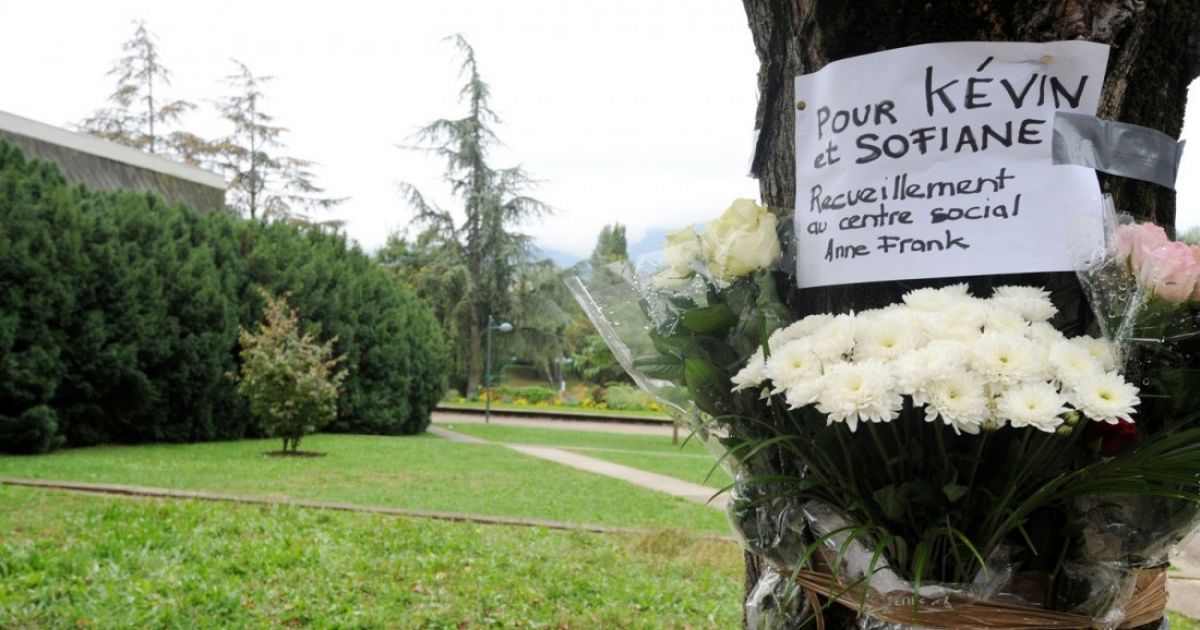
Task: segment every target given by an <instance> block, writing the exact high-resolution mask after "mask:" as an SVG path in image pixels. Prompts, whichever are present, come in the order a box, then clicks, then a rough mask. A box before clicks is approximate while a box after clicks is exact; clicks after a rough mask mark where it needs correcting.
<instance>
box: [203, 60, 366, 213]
mask: <svg viewBox="0 0 1200 630" xmlns="http://www.w3.org/2000/svg"><path fill="white" fill-rule="evenodd" d="M234 63H235V64H237V72H235V73H234V74H231V75H229V76H227V77H226V78H225V82H226V84H227V85H228V86H229V88H230V89H231V93H230V94H229V95H228V96H225V97H224V98H221V99H220V100H219V101H217V109H218V111H219V112H220V114H221V116H222V117H223V118H224V119H225V120H226V121H228V122H229V123H230V124H231V125H232V126H233V131H232V133H230V134H229V135H228V136H226V137H224V138H222V139H220V140H218V141H217V142H216V143H214V148H213V153H214V156H215V157H214V162H215V165H216V166H217V167H219V168H220V169H222V170H224V171H225V173H226V175H227V176H229V177H230V178H231V181H230V183H229V192H228V195H229V198H228V199H229V200H228V204H229V206H230V207H232V208H233V209H234V210H236V211H237V212H238V213H239V214H242V215H244V216H248V217H250V218H251V219H262V220H263V221H269V220H272V219H283V220H289V221H294V222H299V223H321V224H323V225H334V226H336V225H340V224H339V223H338V222H336V221H325V222H319V221H315V220H314V219H313V215H314V214H315V213H316V212H317V211H324V210H329V209H331V208H333V207H335V206H337V205H338V204H340V203H342V202H343V201H345V198H333V197H326V196H323V195H322V193H324V192H325V190H324V189H323V188H321V187H319V186H317V185H316V183H315V179H316V175H314V174H313V172H312V169H313V167H314V166H316V163H315V162H312V161H310V160H303V159H300V158H296V157H291V156H287V155H282V154H281V152H283V151H285V150H286V149H287V146H286V145H285V144H284V143H283V140H282V137H283V135H284V134H285V133H287V131H288V130H287V128H286V127H282V126H279V125H278V124H276V123H275V117H274V116H272V115H270V114H268V113H266V112H265V111H263V104H264V101H265V100H266V96H265V94H264V93H263V91H262V88H263V86H264V85H265V84H267V83H269V82H270V81H271V80H273V79H274V77H270V76H256V75H255V74H254V73H253V72H251V71H250V68H248V67H247V66H246V64H244V63H242V62H240V61H236V60H235V61H234Z"/></svg>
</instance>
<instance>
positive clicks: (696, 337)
mask: <svg viewBox="0 0 1200 630" xmlns="http://www.w3.org/2000/svg"><path fill="white" fill-rule="evenodd" d="M1114 224H1115V221H1114ZM789 229H790V225H789V222H788V221H779V220H778V218H777V216H776V215H775V214H774V213H772V212H771V211H770V210H768V209H766V208H763V207H761V206H759V205H758V204H756V203H754V202H753V201H749V200H739V201H736V202H734V204H733V205H732V206H731V207H730V208H729V210H727V211H726V212H725V213H724V214H723V215H722V216H721V217H720V218H719V219H717V220H715V221H712V222H710V223H709V224H708V225H707V226H706V227H705V229H704V230H703V232H701V233H697V232H696V231H695V230H694V229H693V228H692V227H688V228H685V229H684V230H680V231H678V232H675V233H673V234H671V235H669V236H668V237H667V242H666V245H665V247H664V250H663V257H664V258H665V259H666V265H665V269H662V270H657V271H656V272H639V270H638V269H636V268H634V267H632V266H630V265H628V264H624V265H615V266H610V267H606V268H599V269H591V270H587V271H585V272H581V273H580V274H579V275H578V276H576V277H574V278H572V279H570V280H569V281H568V285H569V286H570V288H571V289H572V291H573V292H574V294H575V295H576V297H577V299H578V300H579V301H580V303H581V304H582V305H583V307H584V309H585V310H586V311H587V312H588V315H589V316H590V318H591V319H592V321H593V322H594V323H595V324H596V325H597V327H598V329H599V330H600V331H601V334H602V335H603V336H604V337H605V339H606V341H608V343H609V344H610V346H611V347H612V348H613V350H614V354H615V355H616V356H617V358H618V359H619V360H620V361H621V362H622V365H624V367H625V368H626V369H627V370H628V371H629V372H630V374H631V375H632V376H633V377H634V379H635V380H636V381H637V382H638V384H639V385H641V386H642V387H643V388H644V389H645V390H646V391H648V392H649V393H651V394H652V395H654V396H656V397H658V399H659V400H660V401H661V402H662V403H663V404H664V406H665V407H666V408H668V409H669V410H671V411H672V412H673V413H674V414H675V415H676V417H677V418H678V419H680V420H681V421H683V422H686V423H688V424H689V425H690V427H691V428H692V429H693V431H694V434H695V435H696V436H697V437H698V438H699V439H701V440H703V441H704V443H705V444H706V445H708V446H709V447H710V449H711V450H712V451H713V452H714V453H715V454H716V456H717V457H718V461H719V463H720V464H721V465H723V466H725V467H726V468H727V469H728V470H729V471H730V472H731V474H732V475H733V478H734V479H735V482H734V483H733V484H732V485H731V486H730V487H729V488H728V491H729V492H730V494H731V501H730V521H731V524H732V526H733V529H734V531H735V533H736V534H737V535H738V536H739V539H740V540H741V541H742V542H743V544H744V545H745V547H746V548H747V549H749V550H750V551H752V552H754V553H755V554H756V555H758V556H760V557H761V558H762V559H764V560H765V562H766V565H767V569H766V571H765V572H764V573H763V574H762V576H761V578H760V580H759V582H758V584H757V586H756V587H755V588H754V589H753V591H752V592H751V593H750V594H749V596H748V598H747V602H746V605H747V611H746V613H747V620H748V621H749V623H750V624H751V626H752V627H764V628H767V627H807V626H808V624H811V625H812V627H826V625H825V624H826V623H827V620H828V619H832V621H830V622H829V623H831V624H837V623H842V624H844V625H843V626H838V625H832V626H830V627H864V628H865V627H870V628H903V627H908V626H910V625H912V626H921V627H927V628H962V627H972V628H976V627H977V628H993V627H994V628H1019V627H1024V628H1090V627H1118V625H1120V627H1135V625H1136V624H1138V623H1141V624H1144V623H1147V622H1151V621H1155V620H1157V619H1158V618H1159V617H1161V616H1162V606H1163V604H1165V593H1164V592H1163V583H1165V578H1163V576H1162V571H1161V570H1158V571H1157V572H1156V571H1151V570H1148V569H1154V568H1156V567H1161V565H1163V564H1164V563H1165V554H1166V552H1167V551H1168V550H1169V549H1170V547H1171V546H1172V545H1173V544H1174V543H1175V542H1177V541H1178V540H1179V539H1180V538H1181V537H1182V536H1183V535H1184V534H1186V533H1187V532H1188V531H1189V530H1190V528H1191V527H1192V525H1193V523H1194V522H1195V516H1196V510H1195V505H1196V501H1198V500H1200V484H1198V482H1197V479H1198V477H1197V475H1200V414H1198V413H1197V412H1195V411H1193V410H1195V409H1200V406H1198V405H1197V404H1196V403H1200V358H1197V355H1196V353H1195V351H1194V350H1193V349H1192V348H1191V345H1192V344H1193V343H1200V333H1198V332H1197V331H1198V330H1200V326H1198V325H1197V323H1198V322H1200V292H1198V290H1197V286H1196V284H1197V279H1198V278H1200V262H1198V258H1197V256H1196V254H1195V253H1194V252H1193V250H1192V249H1191V248H1189V247H1188V246H1186V245H1182V244H1179V243H1174V242H1171V241H1170V240H1169V239H1167V238H1166V235H1165V232H1162V231H1161V229H1159V228H1156V227H1155V226H1150V225H1134V224H1126V225H1121V226H1116V227H1115V229H1114V230H1112V232H1111V234H1110V241H1111V244H1110V246H1109V247H1108V248H1107V249H1105V250H1104V251H1102V252H1096V253H1094V255H1093V256H1091V257H1090V258H1088V259H1086V260H1083V261H1081V264H1080V272H1079V277H1080V280H1081V284H1082V286H1083V287H1084V288H1085V290H1086V291H1087V293H1088V297H1089V299H1090V300H1091V302H1092V304H1093V306H1094V308H1095V311H1096V313H1097V317H1096V320H1097V326H1096V331H1095V332H1096V334H1095V335H1075V336H1071V337H1068V336H1066V335H1064V334H1063V333H1062V332H1061V331H1060V329H1059V328H1057V327H1056V326H1055V325H1054V324H1053V322H1055V316H1056V313H1057V310H1058V309H1057V308H1056V305H1055V302H1054V299H1053V297H1054V296H1052V295H1051V294H1050V293H1049V292H1048V291H1046V290H1045V289H1043V288H1040V287H1029V286H1001V287H997V288H995V289H994V290H992V291H991V292H990V294H987V295H981V294H976V293H974V292H973V291H972V289H971V287H970V286H968V285H967V284H950V285H947V286H939V287H932V286H931V287H927V288H916V289H914V290H911V291H909V292H908V293H906V294H905V295H904V296H903V299H902V301H900V302H897V303H895V304H891V305H889V306H886V307H884V308H878V309H872V310H865V311H861V312H844V313H817V314H807V315H805V316H801V315H800V314H801V313H805V312H806V311H807V308H806V307H807V305H806V304H804V303H803V302H802V301H801V300H802V293H801V292H797V291H795V290H792V288H791V287H792V281H791V278H790V273H789V272H788V270H787V264H786V262H781V261H786V259H787V258H788V255H787V252H786V251H784V248H783V247H781V246H780V242H781V240H782V241H783V242H788V241H789V240H790V239H788V238H787V236H788V230H789ZM781 236H782V238H781ZM1185 249H1186V250H1187V253H1188V257H1187V258H1186V260H1185V258H1184V257H1183V255H1182V254H1183V252H1184V250H1185ZM781 296H782V297H781ZM1197 349H1200V347H1198V348H1197ZM856 624H857V625H856ZM1072 624H1074V625H1072ZM1130 624H1135V625H1130Z"/></svg>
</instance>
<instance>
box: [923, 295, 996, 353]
mask: <svg viewBox="0 0 1200 630" xmlns="http://www.w3.org/2000/svg"><path fill="white" fill-rule="evenodd" d="M987 314H988V309H987V303H986V302H984V301H983V300H978V299H975V298H973V297H969V296H968V297H962V298H958V299H955V300H953V301H951V302H949V303H947V305H946V307H945V308H944V309H942V310H941V311H938V312H936V313H935V312H927V313H924V317H923V318H922V320H921V325H922V327H923V328H924V330H925V334H926V335H928V336H929V338H930V339H953V340H956V341H961V342H964V343H971V342H973V341H974V340H975V339H977V338H979V335H981V334H982V333H983V324H984V322H986V321H987Z"/></svg>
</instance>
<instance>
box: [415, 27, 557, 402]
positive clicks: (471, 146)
mask: <svg viewBox="0 0 1200 630" xmlns="http://www.w3.org/2000/svg"><path fill="white" fill-rule="evenodd" d="M450 40H451V41H453V42H454V44H455V46H456V47H457V48H458V50H459V52H460V53H462V55H463V64H462V70H461V74H462V75H463V76H465V78H466V82H465V83H464V84H463V87H462V89H461V90H460V92H459V96H460V99H461V100H463V101H465V102H466V105H467V112H466V115H465V116H463V117H462V118H457V119H440V120H435V121H433V122H432V123H429V124H428V125H426V126H425V127H423V128H422V129H420V130H419V131H418V132H417V134H416V141H417V146H415V147H413V148H416V149H419V150H423V151H427V152H429V153H432V154H434V155H437V156H439V157H441V158H444V159H445V160H446V171H445V179H446V181H447V182H449V184H450V188H451V192H452V193H453V194H454V195H455V196H456V197H458V198H459V199H460V200H461V202H462V212H461V215H462V220H461V222H460V221H459V220H458V219H457V218H456V216H455V214H454V213H452V212H450V211H447V210H443V209H441V208H439V207H437V206H436V205H435V204H433V203H432V202H430V201H428V200H427V199H426V197H425V196H424V195H423V194H422V193H421V192H420V190H418V189H417V188H416V187H415V186H413V185H411V184H408V183H403V182H402V183H400V184H399V186H400V189H401V191H402V192H403V193H404V195H405V197H406V198H407V200H408V203H409V204H410V205H411V206H412V207H413V208H414V209H415V210H416V211H417V216H416V222H417V223H418V224H422V225H424V226H425V228H426V236H425V238H426V240H427V241H428V242H433V241H440V242H441V243H443V244H444V246H445V247H446V252H447V253H448V254H450V255H452V256H456V257H458V260H461V261H462V263H463V267H464V268H465V270H466V276H465V278H466V287H465V291H464V292H463V293H462V294H460V295H459V296H458V297H459V299H461V300H462V301H463V305H464V307H465V308H462V309H455V310H456V312H460V313H461V316H462V317H463V319H464V321H463V322H461V324H460V329H461V330H462V332H464V333H465V334H464V335H460V336H458V337H456V339H458V340H460V341H459V343H462V344H464V346H463V352H462V354H463V355H464V356H465V357H466V380H467V383H466V384H467V390H468V391H474V390H475V389H477V388H478V387H479V383H480V382H481V376H482V359H483V357H482V354H483V351H482V339H483V335H484V333H485V332H486V327H487V318H488V315H492V314H494V315H496V316H499V317H506V316H507V315H508V312H509V311H511V309H512V308H513V303H512V300H511V288H512V284H513V281H514V279H515V278H516V276H517V274H518V270H519V269H520V267H521V266H522V265H524V264H525V262H526V260H527V259H528V257H529V250H530V239H529V237H528V236H526V235H524V234H521V233H519V232H517V231H515V228H516V226H518V225H520V224H521V223H522V222H524V221H526V220H528V219H530V218H532V217H535V216H538V215H541V214H543V213H546V212H548V211H549V208H548V206H546V205H545V204H543V203H542V202H540V201H538V200H536V199H533V198H532V197H529V196H527V195H526V194H525V191H526V190H527V189H528V188H529V187H530V185H531V184H532V180H531V179H530V178H529V176H528V175H527V174H526V173H525V171H524V170H522V169H521V168H520V167H512V168H495V167H493V166H492V165H491V164H489V163H488V151H489V149H490V148H491V146H492V145H493V144H494V143H496V142H497V138H496V134H495V132H494V131H493V130H492V126H493V125H494V124H496V123H498V122H499V118H498V117H497V116H496V113H495V112H493V111H492V109H491V107H490V106H489V104H488V100H489V97H490V95H491V93H490V89H489V88H488V85H487V83H484V81H483V79H482V78H481V77H480V75H479V68H478V66H477V64H476V60H475V51H474V50H473V49H472V48H471V46H470V44H468V43H467V41H466V40H465V39H463V37H462V36H461V35H454V36H452V37H451V38H450Z"/></svg>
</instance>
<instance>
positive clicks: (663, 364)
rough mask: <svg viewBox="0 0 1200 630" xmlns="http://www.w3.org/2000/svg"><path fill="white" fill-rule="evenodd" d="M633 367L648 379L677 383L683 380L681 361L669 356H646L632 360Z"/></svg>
mask: <svg viewBox="0 0 1200 630" xmlns="http://www.w3.org/2000/svg"><path fill="white" fill-rule="evenodd" d="M633 367H634V368H635V369H637V370H640V371H641V372H642V373H643V374H645V375H646V376H649V377H650V378H661V379H665V380H668V381H678V380H680V379H682V378H683V361H682V360H680V359H679V358H677V357H673V356H670V355H662V354H656V355H647V356H641V357H638V358H636V359H634V360H633Z"/></svg>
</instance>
